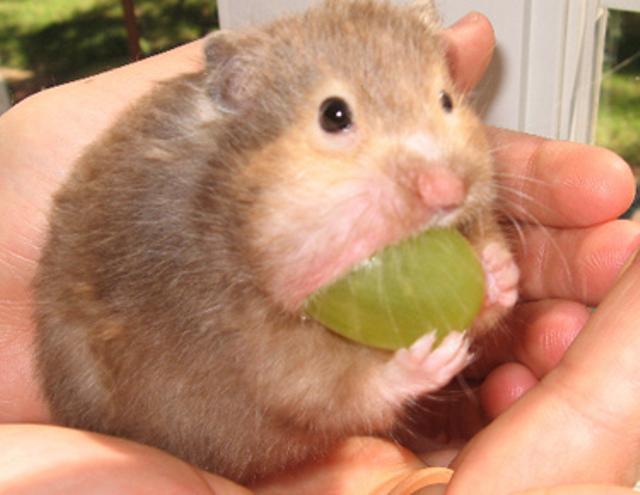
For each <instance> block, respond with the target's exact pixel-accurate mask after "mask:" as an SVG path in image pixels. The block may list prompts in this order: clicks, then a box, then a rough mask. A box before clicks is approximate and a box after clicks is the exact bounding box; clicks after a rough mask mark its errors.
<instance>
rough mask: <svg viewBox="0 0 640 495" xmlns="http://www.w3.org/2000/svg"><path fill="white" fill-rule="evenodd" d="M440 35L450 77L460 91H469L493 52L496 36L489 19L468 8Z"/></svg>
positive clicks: (481, 73) (484, 68) (476, 81)
mask: <svg viewBox="0 0 640 495" xmlns="http://www.w3.org/2000/svg"><path fill="white" fill-rule="evenodd" d="M442 38H443V41H444V43H445V47H446V50H447V58H448V60H449V70H450V72H451V77H453V79H454V81H455V82H456V85H457V86H458V88H459V89H460V90H461V91H463V92H466V91H469V90H470V89H471V88H473V87H474V86H475V85H476V84H477V83H478V81H479V80H480V78H481V77H482V76H483V74H484V72H485V70H486V69H487V66H488V65H489V62H490V61H491V57H492V55H493V49H494V48H495V44H496V39H495V33H494V32H493V28H492V27H491V23H490V22H489V20H488V19H487V18H486V17H485V16H483V15H482V14H480V13H478V12H471V13H470V14H467V15H466V16H464V17H463V18H462V19H460V20H459V21H458V22H456V23H455V24H454V25H453V26H451V27H450V28H448V29H445V30H444V31H443V33H442Z"/></svg>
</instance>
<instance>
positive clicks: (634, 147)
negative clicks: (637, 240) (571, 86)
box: [596, 10, 640, 220]
mask: <svg viewBox="0 0 640 495" xmlns="http://www.w3.org/2000/svg"><path fill="white" fill-rule="evenodd" d="M596 142H597V144H599V145H602V146H605V147H607V148H611V149H612V150H614V151H616V152H617V153H618V154H620V155H621V156H622V157H623V158H624V159H625V160H627V162H628V163H629V164H630V165H631V166H632V167H633V169H634V173H635V175H636V182H638V180H639V179H640V13H634V12H625V11H620V10H610V11H609V19H608V22H607V34H606V43H605V57H604V67H603V74H602V87H601V92H600V107H599V109H598V125H597V131H596ZM638 202H640V198H638V194H636V203H638ZM638 206H640V205H638V204H635V205H634V208H635V209H637V207H638ZM631 214H632V212H631V211H630V212H628V215H631ZM636 217H637V218H638V219H639V220H640V212H639V213H636Z"/></svg>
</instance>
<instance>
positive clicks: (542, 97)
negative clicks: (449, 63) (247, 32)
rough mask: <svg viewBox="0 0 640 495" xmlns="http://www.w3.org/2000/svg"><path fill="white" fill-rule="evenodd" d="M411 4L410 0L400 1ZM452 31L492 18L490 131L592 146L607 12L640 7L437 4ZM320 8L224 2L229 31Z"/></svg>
mask: <svg viewBox="0 0 640 495" xmlns="http://www.w3.org/2000/svg"><path fill="white" fill-rule="evenodd" d="M396 1H398V2H402V3H405V2H406V1H408V0H396ZM436 1H437V4H438V7H439V9H440V11H441V13H442V17H443V20H444V22H445V24H449V23H451V22H454V21H455V20H456V19H458V18H459V17H461V16H462V15H464V14H465V13H467V12H469V11H471V10H478V11H480V12H483V13H484V14H485V15H487V16H488V17H489V18H490V19H491V22H492V23H493V25H494V28H495V31H496V37H497V40H498V44H497V49H496V57H495V59H494V61H493V62H492V65H491V67H490V70H489V72H488V75H487V77H486V78H485V80H484V81H483V83H482V84H481V85H480V86H479V88H477V90H476V93H477V101H478V108H479V109H480V110H481V113H482V114H483V116H484V117H485V120H486V121H487V122H488V123H491V124H494V125H499V126H501V127H507V128H511V129H517V130H520V131H525V132H529V133H532V134H538V135H541V136H547V137H551V138H556V139H569V140H573V141H580V142H592V140H593V137H594V131H595V119H596V117H597V106H598V96H599V89H600V82H601V75H602V59H603V53H604V37H605V33H606V22H607V9H617V10H627V11H635V12H640V0H436ZM312 3H314V0H269V1H265V0H218V7H219V11H220V20H221V24H222V27H225V28H234V27H239V26H242V25H247V24H251V23H255V22H262V21H265V20H268V19H270V18H273V17H276V16H277V15H280V14H282V13H285V12H295V11H300V10H303V9H304V8H306V7H307V6H309V5H311V4H312Z"/></svg>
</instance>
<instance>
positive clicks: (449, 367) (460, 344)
mask: <svg viewBox="0 0 640 495" xmlns="http://www.w3.org/2000/svg"><path fill="white" fill-rule="evenodd" d="M435 342H436V334H435V333H430V334H427V335H424V336H423V337H421V338H420V339H418V340H417V341H416V342H415V343H414V344H413V345H412V346H411V347H409V348H408V349H400V350H398V351H396V353H395V354H394V355H393V357H392V358H391V360H390V361H389V362H388V363H387V364H386V365H385V367H384V370H383V382H384V383H383V386H384V387H385V389H386V391H387V394H389V393H390V394H392V395H393V396H394V397H393V399H392V400H394V401H396V402H398V401H403V400H405V399H407V398H415V397H418V396H420V395H423V394H427V393H430V392H434V391H436V390H439V389H441V388H442V387H444V386H445V385H446V384H447V383H449V382H450V381H451V379H452V378H453V377H454V376H455V375H456V374H458V373H459V372H460V371H461V370H462V369H463V368H464V367H465V366H466V365H467V364H469V362H470V361H471V355H470V354H469V341H468V339H467V338H466V337H465V335H464V334H463V333H460V332H452V333H450V334H449V335H448V336H447V337H446V338H445V339H444V340H443V341H442V342H441V343H440V345H438V347H436V348H435V349H434V348H433V345H434V344H435Z"/></svg>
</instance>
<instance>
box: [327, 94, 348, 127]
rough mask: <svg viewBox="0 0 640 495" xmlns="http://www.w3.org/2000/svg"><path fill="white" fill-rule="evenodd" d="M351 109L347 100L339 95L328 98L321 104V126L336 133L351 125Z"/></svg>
mask: <svg viewBox="0 0 640 495" xmlns="http://www.w3.org/2000/svg"><path fill="white" fill-rule="evenodd" d="M352 124H353V121H352V120H351V109H350V108H349V105H348V104H347V102H346V101H344V100H343V99H342V98H338V97H337V96H333V97H331V98H327V99H326V100H324V101H323V102H322V104H321V105H320V127H322V129H323V130H324V131H326V132H329V133H332V134H335V133H337V132H341V131H345V130H347V129H349V128H350V127H351V125H352Z"/></svg>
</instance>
